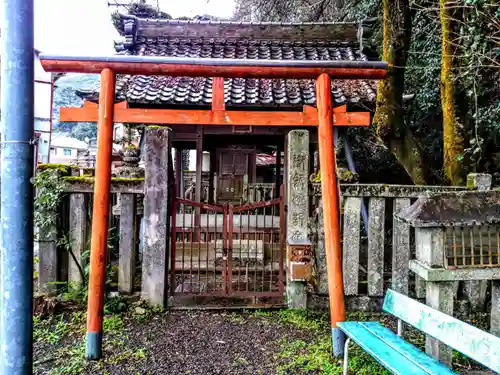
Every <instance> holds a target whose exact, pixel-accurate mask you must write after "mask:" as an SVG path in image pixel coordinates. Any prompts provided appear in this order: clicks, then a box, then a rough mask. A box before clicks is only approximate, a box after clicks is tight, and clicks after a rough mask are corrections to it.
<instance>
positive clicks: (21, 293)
mask: <svg viewBox="0 0 500 375" xmlns="http://www.w3.org/2000/svg"><path fill="white" fill-rule="evenodd" d="M2 10H3V16H2V23H1V25H2V37H1V41H0V43H1V45H2V49H1V53H2V61H1V77H2V85H1V109H2V118H1V132H2V134H1V171H0V178H1V183H0V187H1V203H0V212H1V225H0V228H1V229H0V236H1V238H0V255H1V262H0V266H1V268H0V273H1V276H0V279H1V285H0V348H1V352H2V353H1V362H0V373H1V374H5V375H7V374H8V375H25V374H32V372H33V370H32V329H33V320H32V306H33V185H32V183H31V178H32V176H33V137H34V128H33V102H34V97H33V96H34V83H33V81H34V66H33V64H34V62H33V58H34V52H33V50H34V36H33V17H34V16H33V0H3V1H2Z"/></svg>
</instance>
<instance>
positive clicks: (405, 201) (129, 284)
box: [38, 171, 466, 311]
mask: <svg viewBox="0 0 500 375" xmlns="http://www.w3.org/2000/svg"><path fill="white" fill-rule="evenodd" d="M87 172H88V171H85V174H87ZM70 180H71V181H70V182H68V184H67V187H66V189H65V190H66V197H65V200H64V204H63V207H62V210H61V211H60V215H61V216H62V217H63V220H62V222H63V223H65V224H64V228H62V229H63V231H64V233H66V234H67V235H68V238H69V239H70V246H71V250H72V252H73V254H75V255H76V256H77V257H81V256H84V254H85V253H86V252H87V251H88V249H89V244H90V233H91V221H92V192H93V179H92V178H91V177H83V176H81V177H80V176H74V177H70ZM465 189H466V188H465V187H446V186H398V185H382V184H380V185H361V184H354V185H349V184H346V185H341V192H342V201H341V219H342V223H341V225H342V226H341V229H342V242H343V243H342V248H343V254H344V256H343V268H344V289H345V294H346V296H347V303H348V308H349V309H350V310H366V311H368V310H371V311H376V310H378V309H379V308H380V305H379V303H380V302H381V301H382V297H383V295H384V292H385V290H386V288H387V287H389V286H391V287H393V288H396V289H398V290H400V291H402V292H406V291H407V292H408V293H409V294H410V295H413V296H416V297H423V295H424V288H423V285H422V284H421V283H420V281H418V280H416V279H415V277H414V276H412V275H411V274H410V272H409V270H408V262H407V260H408V259H409V258H410V256H411V255H413V254H414V252H415V244H414V233H413V231H414V230H413V229H412V228H410V226H409V225H406V224H404V223H401V222H399V221H395V220H393V214H394V213H395V212H398V211H399V210H401V209H402V208H403V207H406V206H408V205H410V204H411V203H413V202H414V201H415V200H416V199H417V198H418V197H419V196H422V195H433V194H435V193H440V192H445V191H447V192H453V191H462V190H465ZM274 193H275V192H274V185H273V184H266V183H262V184H258V183H256V184H247V185H246V186H245V190H244V194H243V200H244V201H243V202H242V203H257V202H260V201H265V200H269V198H270V197H272V196H273V194H274ZM143 198H144V181H143V180H142V179H118V178H117V179H113V181H112V185H111V207H112V211H111V213H112V215H111V218H110V221H111V223H110V228H112V230H111V231H110V241H109V245H110V252H109V262H110V264H111V270H112V277H111V278H112V290H113V289H114V290H117V291H118V292H120V293H122V294H130V293H139V292H140V291H141V277H142V263H141V259H142V246H141V242H142V240H141V237H142V235H141V233H142V229H141V221H142V216H143V212H142V210H143V209H142V202H143ZM309 198H310V203H311V214H310V215H309V216H310V220H309V227H310V238H311V242H312V243H313V247H314V254H315V260H314V267H315V269H316V270H315V275H316V276H315V283H314V287H315V291H316V293H315V295H316V296H322V295H326V294H327V279H326V273H325V272H326V260H325V253H324V242H323V218H322V210H321V189H320V185H319V184H315V183H312V184H310V189H309ZM165 204H167V202H165ZM363 206H365V213H364V212H363V210H364V209H363ZM364 219H366V224H365V222H364V221H365V220H364ZM56 242H57V241H56V238H53V237H52V238H42V240H41V241H39V243H38V247H39V248H38V262H39V264H38V270H39V275H38V279H39V280H38V281H39V285H40V291H51V290H53V288H55V285H56V284H55V283H56V282H60V281H65V280H68V281H70V282H73V281H76V282H77V281H78V280H80V275H79V271H78V267H77V266H76V264H74V261H73V259H72V257H71V256H70V255H69V254H68V252H64V251H61V249H58V247H57V244H56ZM82 265H85V260H83V263H82ZM319 300H320V299H315V298H312V302H314V301H319ZM311 307H313V308H314V303H312V304H311Z"/></svg>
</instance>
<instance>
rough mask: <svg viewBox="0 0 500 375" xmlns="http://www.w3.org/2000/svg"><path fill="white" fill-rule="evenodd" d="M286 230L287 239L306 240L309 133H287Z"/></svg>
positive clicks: (298, 131)
mask: <svg viewBox="0 0 500 375" xmlns="http://www.w3.org/2000/svg"><path fill="white" fill-rule="evenodd" d="M287 162H288V165H289V171H288V181H287V182H288V197H287V198H288V202H287V203H288V228H287V237H288V238H289V239H293V240H298V239H307V237H308V218H309V199H308V185H309V180H308V176H309V132H308V131H307V130H292V131H290V132H289V133H288V161H287Z"/></svg>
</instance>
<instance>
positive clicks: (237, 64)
mask: <svg viewBox="0 0 500 375" xmlns="http://www.w3.org/2000/svg"><path fill="white" fill-rule="evenodd" d="M40 62H41V64H42V66H43V68H44V69H45V71H47V72H57V73H95V74H98V73H100V72H102V71H103V70H104V69H106V68H107V69H111V70H112V71H113V72H115V73H116V74H131V75H134V74H136V75H137V74H141V75H168V76H189V77H223V78H275V79H276V78H297V79H298V78H302V79H306V78H310V79H315V78H317V77H319V76H320V75H321V74H323V73H326V74H328V75H329V76H330V77H332V78H334V79H383V78H385V77H386V76H387V69H388V64H387V62H383V61H342V60H335V61H322V60H316V61H310V60H309V61H304V60H251V59H215V58H179V57H161V56H116V55H115V56H107V57H106V56H85V57H76V56H56V55H47V54H41V55H40Z"/></svg>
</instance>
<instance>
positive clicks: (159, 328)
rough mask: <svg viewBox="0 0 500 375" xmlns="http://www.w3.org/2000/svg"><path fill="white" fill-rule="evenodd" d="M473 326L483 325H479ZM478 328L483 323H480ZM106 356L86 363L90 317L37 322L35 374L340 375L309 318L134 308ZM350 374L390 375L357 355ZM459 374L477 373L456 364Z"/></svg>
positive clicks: (320, 330) (413, 338)
mask: <svg viewBox="0 0 500 375" xmlns="http://www.w3.org/2000/svg"><path fill="white" fill-rule="evenodd" d="M348 318H349V320H377V321H381V322H382V323H383V324H384V325H385V326H388V327H392V328H395V321H393V320H392V319H391V318H388V317H387V316H384V315H380V314H373V315H364V314H361V313H356V314H351V316H350V317H348ZM475 323H478V322H477V321H475ZM479 323H480V322H479ZM103 327H104V346H103V349H104V355H103V359H102V360H100V361H94V362H88V361H86V360H85V343H84V337H85V313H84V311H81V310H76V309H75V310H72V311H69V312H68V311H67V312H65V313H63V314H57V315H51V316H50V317H48V318H44V319H42V318H39V317H35V319H34V341H35V344H34V353H33V355H34V374H35V375H42V374H47V375H48V374H50V375H72V374H96V375H97V374H102V375H115V374H116V375H121V374H127V375H128V374H130V375H139V374H140V375H143V374H144V375H147V374H172V375H173V374H175V375H177V374H191V375H212V374H221V375H232V374H238V375H255V374H258V375H266V374H268V375H305V374H308V375H320V374H321V375H340V374H342V363H341V362H340V361H333V360H332V356H331V337H330V334H331V331H330V328H329V319H328V316H327V315H325V314H315V313H311V312H304V311H293V310H274V311H259V310H254V311H250V310H249V311H227V310H226V311H222V310H216V311H213V310H212V311H200V310H183V311H181V310H173V311H170V312H158V311H153V310H150V309H149V308H147V307H145V306H142V305H132V306H128V307H127V308H126V312H122V313H114V314H112V315H107V316H106V317H105V318H104V324H103ZM405 338H406V339H407V340H408V341H410V342H412V343H413V344H415V345H417V346H419V347H422V346H423V342H424V337H423V335H422V334H421V333H419V332H417V331H412V330H408V331H407V334H405ZM349 367H350V374H356V375H388V374H389V372H387V371H386V370H384V369H383V368H382V367H380V366H379V365H378V364H377V363H376V362H375V361H374V360H373V359H372V358H370V357H369V356H368V355H367V354H366V353H364V352H363V351H362V350H361V349H360V348H359V347H357V346H356V345H353V346H352V347H351V349H350V360H349ZM455 370H456V371H457V372H459V373H461V374H474V375H476V374H477V375H488V374H490V373H488V372H475V371H478V370H480V367H478V366H477V365H475V364H473V363H471V362H470V361H469V360H468V359H467V358H464V357H463V356H458V357H457V358H456V360H455Z"/></svg>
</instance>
